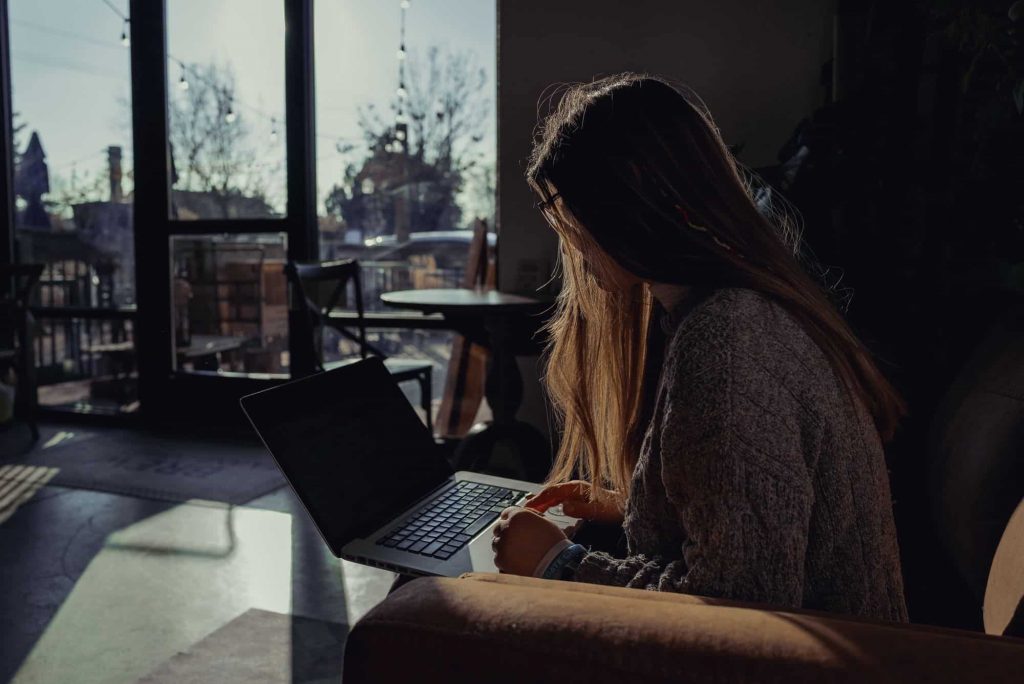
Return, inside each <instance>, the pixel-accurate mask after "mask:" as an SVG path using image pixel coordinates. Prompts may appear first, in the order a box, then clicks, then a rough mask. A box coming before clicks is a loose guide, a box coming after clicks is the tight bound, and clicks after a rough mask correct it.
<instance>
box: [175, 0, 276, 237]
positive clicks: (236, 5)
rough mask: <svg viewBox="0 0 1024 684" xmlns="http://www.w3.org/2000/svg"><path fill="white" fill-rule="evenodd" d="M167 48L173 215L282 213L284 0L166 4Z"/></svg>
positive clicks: (181, 217)
mask: <svg viewBox="0 0 1024 684" xmlns="http://www.w3.org/2000/svg"><path fill="white" fill-rule="evenodd" d="M167 49H168V55H167V60H168V62H167V78H168V84H167V92H168V100H169V101H168V127H169V135H170V144H171V153H172V154H171V157H172V159H173V165H172V172H171V218H174V219H179V220H190V219H267V218H276V217H280V216H282V215H283V214H284V213H285V199H286V198H285V196H286V181H285V178H286V171H285V129H284V126H285V121H284V3H283V2H282V0H167Z"/></svg>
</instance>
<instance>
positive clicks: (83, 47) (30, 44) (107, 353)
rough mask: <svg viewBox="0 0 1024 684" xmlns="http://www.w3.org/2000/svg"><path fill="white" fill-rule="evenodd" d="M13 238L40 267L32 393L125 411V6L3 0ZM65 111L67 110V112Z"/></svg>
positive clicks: (128, 156) (128, 274)
mask: <svg viewBox="0 0 1024 684" xmlns="http://www.w3.org/2000/svg"><path fill="white" fill-rule="evenodd" d="M9 6H10V30H11V80H12V88H11V89H12V96H13V97H12V101H13V111H14V150H15V159H14V167H15V178H14V186H15V195H16V197H15V201H16V219H15V241H16V244H17V250H18V255H19V258H20V260H22V261H23V262H36V263H42V264H44V265H45V267H46V268H45V270H44V272H43V277H42V280H41V283H40V287H39V290H38V298H37V300H36V304H37V305H41V306H44V307H48V310H47V312H46V314H45V315H41V316H37V319H38V325H37V330H36V335H35V338H36V341H35V344H36V349H35V355H36V360H37V364H38V366H39V381H40V389H39V398H40V402H41V403H42V404H43V405H46V406H51V407H72V408H81V407H83V406H89V407H90V408H91V409H93V410H107V411H125V410H133V409H134V407H135V405H136V402H135V370H134V353H135V352H134V345H133V330H132V322H131V309H132V307H133V306H134V304H135V254H134V240H133V234H132V227H133V214H132V150H131V144H132V131H131V77H130V63H129V57H130V56H129V51H128V49H127V47H126V46H125V44H124V41H125V40H126V39H127V33H126V32H127V29H128V24H127V21H126V18H125V17H126V13H127V11H128V10H127V2H126V1H125V0H112V2H111V3H110V4H105V3H102V2H89V3H85V2H69V1H68V0H14V1H13V2H11V3H10V5H9ZM69 112H74V116H69Z"/></svg>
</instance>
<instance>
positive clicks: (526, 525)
mask: <svg viewBox="0 0 1024 684" xmlns="http://www.w3.org/2000/svg"><path fill="white" fill-rule="evenodd" d="M565 538H566V537H565V534H563V533H562V530H561V529H560V528H559V527H558V525H556V524H555V523H553V522H551V521H550V520H548V519H547V518H545V517H544V516H542V515H541V514H540V513H537V512H536V511H531V510H528V509H526V508H520V507H519V506H512V507H510V508H506V509H505V510H504V511H502V512H501V519H500V520H499V521H498V524H497V525H495V526H494V541H492V542H491V548H493V549H494V564H495V565H496V566H497V567H498V570H500V571H501V572H504V573H507V574H509V575H523V576H526V577H530V576H531V575H533V571H534V570H536V569H537V564H538V563H540V561H541V559H543V558H544V555H545V554H546V553H547V552H548V551H549V550H551V547H552V546H554V545H555V544H557V543H558V542H560V541H562V540H563V539H565Z"/></svg>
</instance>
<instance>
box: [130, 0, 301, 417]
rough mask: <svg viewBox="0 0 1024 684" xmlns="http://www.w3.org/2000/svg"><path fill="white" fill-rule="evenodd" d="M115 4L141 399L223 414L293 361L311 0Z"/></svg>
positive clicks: (157, 407) (174, 409)
mask: <svg viewBox="0 0 1024 684" xmlns="http://www.w3.org/2000/svg"><path fill="white" fill-rule="evenodd" d="M131 9H132V11H133V14H132V18H131V29H132V33H131V41H132V56H133V65H134V67H135V70H136V73H135V81H134V86H135V97H136V104H135V109H134V115H135V139H136V150H137V152H136V154H137V157H138V158H139V159H146V160H149V163H148V164H146V167H145V169H144V170H140V173H137V177H136V188H137V190H136V192H137V197H136V206H137V221H138V222H139V229H137V231H136V235H137V240H138V243H139V247H138V250H137V252H138V258H139V264H140V271H139V311H140V317H139V327H140V336H141V346H142V347H143V348H144V349H145V353H144V355H143V358H142V359H140V365H141V367H142V376H143V384H142V388H141V392H142V398H143V406H144V407H145V410H146V411H147V412H149V411H150V410H151V409H152V410H154V411H159V412H162V413H170V414H193V413H201V414H202V415H204V416H219V415H222V414H227V415H231V416H233V417H237V416H239V415H240V414H239V412H238V406H237V401H236V400H237V398H238V397H239V396H241V395H243V394H245V393H247V392H249V391H255V390H256V389H259V388H261V387H264V386H267V384H268V383H271V382H274V381H282V380H285V379H287V378H288V377H289V374H290V373H291V372H292V371H293V370H295V367H296V364H298V365H299V366H303V364H308V363H309V360H308V359H307V358H305V357H304V354H308V352H306V351H305V350H299V351H297V352H296V350H293V349H291V347H290V344H291V340H292V337H293V336H292V335H290V334H289V326H290V323H289V306H288V287H287V284H286V280H285V275H284V266H285V264H286V262H287V260H289V259H296V260H300V261H301V260H310V259H314V258H315V257H316V243H315V240H314V239H312V238H313V237H315V215H314V207H313V201H312V187H313V185H312V179H313V174H312V171H311V169H312V163H311V157H312V154H313V149H312V145H310V144H308V142H307V141H308V139H310V138H311V135H312V123H311V106H310V103H311V97H310V96H311V92H312V90H311V87H310V86H309V83H308V80H309V77H307V76H306V75H305V74H307V73H311V69H308V70H307V68H306V67H307V65H311V60H312V57H311V52H310V49H309V45H310V41H308V40H305V36H306V35H307V34H308V32H309V31H310V30H311V21H312V19H311V0H163V1H162V2H159V1H158V2H153V1H152V0H133V2H132V8H131ZM286 26H288V31H286V30H285V27H286ZM293 76H294V77H295V78H292V77H293ZM307 197H308V198H309V199H308V200H307ZM143 226H144V227H143Z"/></svg>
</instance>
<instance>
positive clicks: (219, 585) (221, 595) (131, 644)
mask: <svg viewBox="0 0 1024 684" xmlns="http://www.w3.org/2000/svg"><path fill="white" fill-rule="evenodd" d="M291 537H292V520H291V516H290V515H288V514H286V513H278V512H275V511H265V510H259V509H251V508H238V507H230V506H227V505H224V504H218V503H212V502H205V501H190V502H189V503H187V504H182V505H180V506H177V507H175V508H173V509H171V510H168V511H166V512H164V513H161V514H159V515H156V516H153V517H151V518H148V519H146V520H143V521H141V522H138V523H136V524H134V525H131V526H130V527H127V528H125V529H123V530H120V531H119V532H116V533H114V534H112V535H110V537H109V538H108V540H107V544H106V546H105V547H104V548H103V550H102V551H100V553H99V554H98V555H97V556H96V557H95V558H94V559H93V560H92V562H91V563H90V564H89V567H88V568H86V570H85V572H84V573H83V574H82V576H81V578H80V579H79V580H78V582H77V584H76V585H75V588H74V589H73V590H72V592H71V594H70V595H69V596H68V598H67V600H66V601H65V602H64V604H63V605H62V606H61V608H60V610H59V611H58V612H57V615H56V616H55V617H54V619H53V621H52V622H51V623H50V625H49V627H48V628H47V630H46V632H45V633H44V634H43V636H42V637H41V638H40V639H39V641H38V642H37V643H36V645H35V648H33V650H32V652H31V653H30V654H29V656H28V658H27V659H26V660H25V663H24V664H23V665H22V668H21V670H20V671H19V672H18V674H17V675H16V676H15V678H14V680H13V681H14V682H15V683H17V684H28V683H32V684H35V683H40V684H42V683H44V682H45V683H50V682H76V683H79V684H86V683H90V682H97V683H99V682H103V683H104V684H107V683H110V684H117V683H119V682H125V683H128V682H134V681H136V680H137V679H138V678H139V677H142V676H143V675H145V674H146V673H148V672H150V671H151V670H153V668H155V667H156V666H157V665H159V664H160V663H162V662H163V661H165V660H167V659H168V658H170V657H172V656H174V655H175V654H176V653H178V652H180V651H184V650H186V649H188V648H189V647H190V646H192V645H193V644H194V643H196V642H197V641H199V640H200V639H202V638H203V637H205V636H206V635H208V634H210V633H211V632H213V631H214V630H216V629H218V628H220V627H221V626H223V625H224V624H226V623H227V622H229V621H230V620H232V619H234V618H235V617H237V616H239V615H241V614H242V613H244V612H246V611H247V610H249V609H251V608H259V609H263V610H267V611H273V612H277V613H289V612H291V592H292V578H291V570H292V559H291V552H292V551H291V550H292V539H291Z"/></svg>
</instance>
